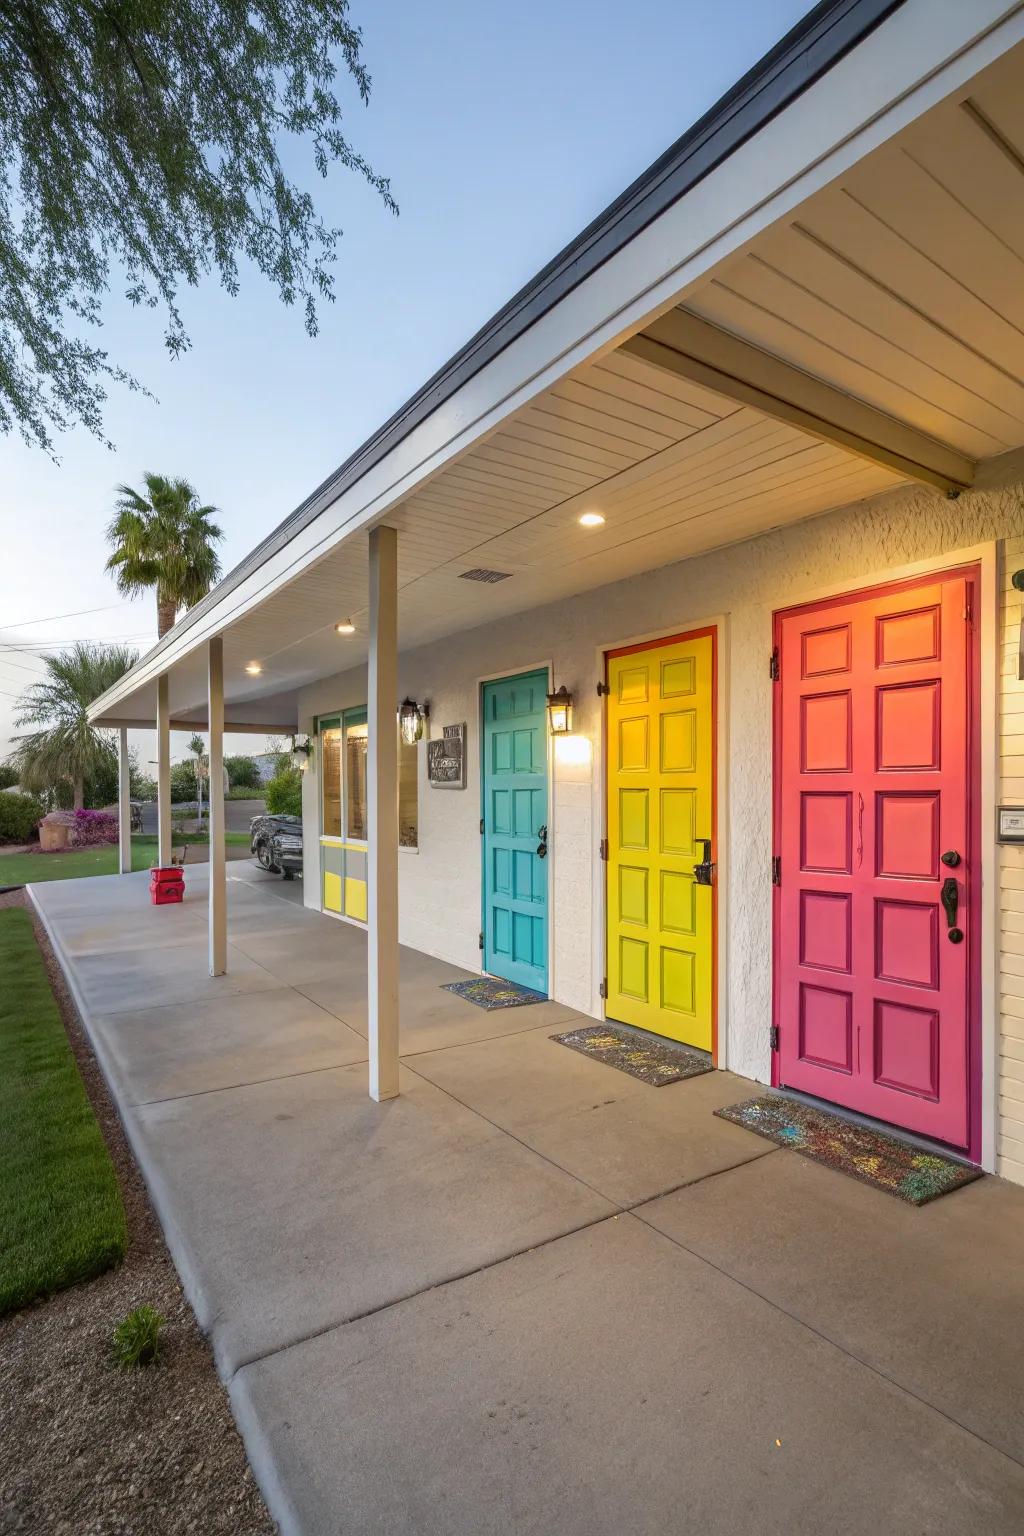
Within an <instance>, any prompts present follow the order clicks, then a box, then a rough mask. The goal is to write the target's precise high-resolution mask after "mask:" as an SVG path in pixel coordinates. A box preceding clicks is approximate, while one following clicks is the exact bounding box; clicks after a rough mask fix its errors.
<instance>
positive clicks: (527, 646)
mask: <svg viewBox="0 0 1024 1536" xmlns="http://www.w3.org/2000/svg"><path fill="white" fill-rule="evenodd" d="M1022 482H1024V455H1008V456H1007V457H1006V458H1005V459H1003V460H1000V461H996V463H995V464H993V465H992V466H990V467H989V469H988V471H987V472H986V473H985V474H984V475H983V477H982V479H981V481H980V483H979V486H978V488H976V489H975V490H972V491H970V492H967V493H965V494H964V495H962V496H961V497H960V498H959V499H958V500H956V501H951V500H947V499H946V498H945V497H944V496H942V495H941V494H939V493H938V492H934V491H930V490H926V489H923V488H919V487H913V488H906V489H903V490H899V491H895V492H890V493H888V494H887V495H885V496H882V497H878V498H875V499H874V500H872V501H870V502H864V503H860V504H858V505H854V506H851V507H847V508H844V509H842V510H840V511H837V512H832V513H829V514H827V515H826V516H823V517H819V518H816V519H814V520H812V521H810V522H806V523H800V524H797V525H794V526H791V527H789V528H785V529H780V530H778V531H777V532H773V533H768V534H765V535H762V536H761V537H759V538H757V539H753V540H750V541H749V542H747V543H744V544H741V545H734V546H731V547H729V548H726V549H723V550H719V551H716V552H714V553H712V554H709V555H705V556H702V557H700V558H698V559H694V560H690V561H686V562H684V563H682V564H679V565H674V566H671V567H668V568H666V569H663V570H660V571H654V572H649V573H647V574H645V575H643V576H640V577H636V578H633V579H631V580H628V581H623V582H619V583H616V584H614V585H611V586H607V587H603V588H601V589H600V590H599V591H595V592H589V593H586V594H583V595H581V596H580V597H577V598H575V599H572V600H569V601H566V602H563V603H559V604H557V605H554V606H550V607H545V608H538V609H534V610H532V611H529V612H527V613H524V614H521V615H519V616H517V617H515V618H512V619H505V620H501V621H500V622H497V623H495V624H493V625H489V626H486V627H483V628H480V629H476V630H473V631H470V632H466V633H463V634H459V635H455V636H452V637H451V638H449V639H447V640H444V641H441V642H438V643H436V644H433V645H430V646H427V647H424V648H422V649H420V650H416V651H410V652H408V653H406V654H405V655H403V656H402V658H401V662H400V678H399V684H400V692H401V693H402V694H406V693H408V694H410V695H412V696H413V697H414V698H417V699H419V700H423V699H427V700H429V702H430V709H431V728H432V730H433V731H434V732H437V733H439V732H440V729H441V727H442V726H443V725H447V724H451V723H454V722H457V721H465V722H466V724H467V727H468V737H467V752H468V784H467V788H466V790H465V791H464V792H457V791H449V790H432V789H430V788H428V786H427V783H426V767H425V754H424V753H421V763H420V847H419V852H418V853H407V854H403V856H402V858H401V862H400V904H401V937H402V940H403V942H404V943H407V944H410V945H412V946H414V947H416V948H419V949H422V950H426V951H427V952H429V953H431V954H434V955H438V956H441V957H442V958H444V959H448V960H451V961H453V962H455V963H457V964H460V965H463V966H465V967H466V968H468V969H476V968H477V967H478V965H479V950H478V946H477V935H478V932H479V928H480V837H479V815H480V781H479V763H478V750H479V745H478V742H479V738H478V731H477V723H478V722H477V710H478V697H479V684H480V681H481V680H482V679H484V678H486V677H489V676H494V675H497V674H500V673H503V672H510V671H519V670H526V669H528V668H531V667H535V666H538V665H543V664H548V663H550V665H551V667H552V670H553V676H554V680H555V682H556V684H557V683H565V684H567V685H568V687H569V688H570V689H572V691H573V693H574V694H575V696H576V701H577V704H576V722H575V724H576V730H577V731H578V733H579V734H580V736H582V737H584V738H587V739H589V742H590V749H589V755H587V756H586V757H585V758H584V759H583V760H582V761H578V760H572V761H566V760H564V759H563V758H562V757H561V755H555V756H554V760H553V764H552V775H553V779H552V790H553V797H552V807H551V821H550V825H551V844H550V846H551V855H552V859H551V879H552V903H551V916H552V967H551V978H550V984H551V990H552V994H553V996H555V997H556V998H557V999H558V1000H559V1001H561V1002H565V1003H567V1004H570V1005H571V1006H573V1007H575V1008H578V1009H580V1010H581V1011H582V1012H584V1013H592V1014H594V1015H596V1016H599V1014H600V1000H599V997H598V995H597V981H598V979H599V976H600V972H601V965H602V957H601V954H600V913H599V900H600V866H599V865H598V863H597V845H598V841H599V839H600V837H601V836H602V835H603V831H602V825H601V824H602V804H601V796H600V780H601V766H600V723H601V706H600V702H599V700H598V697H597V694H596V688H595V685H596V682H597V679H598V675H599V652H600V650H601V648H602V647H610V646H614V645H621V644H624V643H627V642H629V641H631V640H634V639H638V638H643V637H646V636H648V635H653V634H656V633H659V632H661V633H666V632H670V631H673V630H676V629H682V628H685V627H687V626H689V625H692V624H695V623H698V622H702V621H706V620H708V619H712V618H716V617H719V616H724V624H723V633H722V661H723V680H724V686H723V687H722V688H721V689H720V709H721V710H722V711H723V724H724V727H725V730H726V732H727V737H728V750H727V751H726V752H725V753H724V754H723V761H722V763H721V765H720V786H721V790H722V792H723V794H724V797H725V805H726V807H727V810H726V823H725V825H724V826H723V827H722V828H721V829H720V832H721V833H722V834H723V835H720V839H719V847H718V863H719V878H720V883H721V886H722V889H723V893H724V896H725V908H726V911H727V914H728V916H727V922H726V927H725V932H724V940H725V955H724V960H725V963H724V966H723V971H724V983H725V1007H724V1009H723V1019H724V1021H725V1022H726V1024H727V1029H726V1031H725V1041H724V1043H725V1048H726V1053H727V1060H728V1064H729V1065H730V1066H731V1067H733V1068H734V1069H735V1070H737V1071H739V1072H742V1073H745V1074H746V1075H748V1076H750V1077H754V1078H757V1079H759V1080H761V1081H766V1080H767V1079H768V1076H769V1069H770V1058H769V1047H768V1026H769V1023H770V1018H771V937H772V933H771V886H770V882H769V866H770V859H771V851H772V849H771V710H772V689H771V684H770V682H769V678H768V657H769V654H770V650H771V621H772V613H773V611H774V610H775V609H776V608H779V607H784V606H787V605H790V604H793V603H797V602H800V601H803V600H804V599H806V598H808V597H812V596H817V595H819V594H820V593H821V592H822V591H823V590H824V589H835V588H836V587H838V586H840V585H846V586H848V587H851V588H852V587H855V586H858V585H863V584H865V583H868V582H872V581H876V580H884V579H885V578H886V576H887V575H890V574H894V573H897V572H903V571H904V570H905V569H906V568H907V567H908V566H911V565H913V564H914V563H916V562H924V561H930V560H936V559H940V558H942V557H945V556H946V555H954V554H958V553H960V552H961V551H963V550H965V549H969V548H976V547H977V546H979V545H985V544H987V545H988V546H989V547H990V549H992V550H993V551H994V552H995V553H996V554H997V556H998V557H999V558H1000V561H1001V564H1002V565H1005V563H1006V561H1005V560H1004V559H1003V556H1004V550H1006V549H1008V550H1009V551H1011V552H1013V558H1015V559H1019V560H1020V562H1021V563H1022V564H1024V483H1022ZM1007 540H1008V541H1010V543H1009V545H1006V546H1004V542H1003V541H1007ZM1007 558H1009V556H1007ZM1006 580H1008V577H1005V578H1004V577H1003V576H1002V575H1001V576H1000V580H999V589H1000V591H1001V592H1002V591H1003V589H1004V587H1005V582H1006ZM1018 616H1019V609H1018V607H1017V605H1016V602H1015V601H1009V602H1007V601H1006V600H1005V598H1001V599H1000V613H999V615H998V616H997V615H993V614H988V615H985V614H983V615H982V616H981V622H982V625H983V645H984V644H985V643H986V638H985V637H986V635H987V636H988V640H987V643H988V647H989V652H990V653H991V652H992V651H994V650H997V649H998V648H999V647H1001V646H1002V645H1003V644H1004V642H1005V641H1006V638H1007V634H1008V632H1009V630H1010V629H1013V627H1014V626H1015V625H1016V622H1017V618H1018ZM997 617H998V622H999V624H1000V625H1005V626H1007V627H1008V628H1007V631H1006V633H1004V630H1003V629H1000V631H999V638H998V641H997V638H996V621H997ZM986 626H987V627H986ZM1015 644H1016V641H1015V638H1014V647H1015ZM995 659H996V661H997V662H1000V657H998V656H997V657H996V658H995ZM1009 665H1010V664H1009V663H1008V662H1007V663H1005V664H999V665H997V667H996V671H997V672H1000V673H1002V674H1004V676H1002V677H1001V679H1000V688H1001V692H1002V694H1003V695H1004V696H1005V695H1006V694H1007V690H1009V693H1010V695H1011V696H1013V695H1014V690H1016V689H1018V688H1024V685H1018V684H1017V683H1016V676H1015V674H1016V660H1015V649H1014V658H1013V662H1012V669H1010V670H1012V674H1013V676H1012V678H1011V677H1010V676H1009V672H1008V668H1009ZM365 693H366V681H365V668H357V669H354V670H352V671H349V672H343V673H340V674H339V675H337V676H336V677H334V678H330V679H325V680H322V681H321V682H318V683H316V684H314V685H311V686H310V687H308V688H307V689H305V690H304V691H303V694H302V698H301V704H300V728H301V729H311V728H312V724H313V717H314V716H315V715H316V714H320V713H327V712H333V711H336V710H338V709H340V708H344V707H346V706H348V705H352V704H360V703H363V702H364V700H365ZM1004 702H1005V700H1004ZM1014 702H1015V700H1014V698H1013V697H1011V707H1012V704H1013V703H1014ZM1016 704H1017V708H1019V709H1020V711H1021V713H1020V714H1014V717H1013V718H1014V720H1015V722H1016V723H1015V724H1014V726H1013V730H1015V731H1017V732H1019V733H1020V735H1018V737H1017V739H1016V751H1015V752H1014V753H1010V754H1008V755H1007V757H1006V762H1007V764H1008V765H1009V766H1008V767H1007V769H1006V773H1007V775H1008V777H1007V785H1006V796H1007V798H1008V799H1015V800H1017V801H1019V802H1024V692H1022V693H1021V694H1020V697H1019V699H1017V700H1016ZM1008 718H1009V717H1008ZM1010 729H1011V728H1010V726H1009V725H1008V726H1007V731H1008V732H1009V731H1010ZM1017 753H1019V754H1020V755H1016V754H1017ZM318 793H319V789H318V784H317V780H316V773H315V768H314V771H312V772H310V773H309V774H308V775H307V777H306V785H305V799H304V810H305V815H306V838H307V846H308V847H310V848H312V847H315V846H316V835H317V800H318ZM993 862H995V861H993ZM999 864H1000V867H1001V870H1002V880H1003V885H1004V888H1007V887H1008V888H1009V891H1008V894H1007V896H1006V897H1005V898H1004V899H1003V901H1002V902H1001V907H1000V912H1001V916H1000V919H999V922H1000V927H1001V931H1002V933H1003V942H1002V944H1001V945H1000V946H999V948H1000V951H1001V953H1002V955H1003V959H1002V960H1001V962H1000V972H999V976H998V977H997V978H996V979H997V980H998V979H1003V980H1005V978H1006V977H1007V976H1008V975H1009V974H1010V972H1009V971H1008V970H1007V965H1009V966H1011V967H1012V977H1013V980H1012V981H1011V983H1010V985H1011V987H1012V992H1011V994H1010V995H1009V1001H1008V1003H1007V1002H1004V1003H1003V1005H1002V1007H1003V1013H1002V1014H1001V1018H1002V1020H1003V1025H1002V1028H1001V1031H1000V1034H999V1038H998V1040H996V1041H995V1042H993V1048H992V1050H991V1051H990V1061H991V1062H992V1065H993V1067H994V1066H995V1063H996V1060H997V1059H998V1063H999V1069H1000V1071H1001V1076H1000V1081H999V1088H1000V1095H999V1097H1000V1100H1001V1103H1002V1106H1003V1110H1002V1120H1001V1128H1000V1129H1001V1140H1000V1146H999V1150H1000V1154H1001V1168H1002V1171H1004V1172H1005V1173H1007V1174H1008V1175H1009V1176H1010V1177H1015V1178H1018V1179H1020V1180H1021V1181H1022V1182H1024V984H1022V982H1021V980H1020V978H1021V976H1022V975H1024V913H1022V912H1018V910H1017V909H1018V907H1020V908H1024V850H1018V849H1005V850H1003V851H1002V854H1001V858H1000V860H999ZM998 877H999V871H998V870H996V869H993V870H992V872H991V878H992V879H993V880H995V879H997V878H998ZM305 891H306V900H307V902H308V903H309V904H310V905H316V904H318V901H319V892H318V873H317V870H316V866H315V861H314V860H308V861H307V874H306V886H305ZM1011 909H1012V916H1013V921H1012V923H1011V924H1010V932H1011V937H1010V938H1009V939H1007V937H1006V929H1007V922H1008V915H1007V914H1008V911H1009V910H1011ZM1018 929H1019V930H1022V931H1020V932H1018V931H1017V930H1018ZM1007 946H1009V952H1008V950H1007ZM996 947H997V946H996V944H995V942H994V940H993V944H992V953H993V955H994V954H995V951H996ZM1005 990H1006V989H1005V987H1003V988H1002V989H1001V991H1002V992H1005ZM1007 1006H1008V1007H1009V1009H1010V1012H1009V1013H1007V1012H1006V1011H1005V1010H1006V1008H1007ZM990 1076H991V1073H990ZM987 1086H989V1088H990V1089H991V1083H990V1084H989V1085H987ZM995 1098H996V1095H995V1093H994V1092H990V1099H991V1101H992V1102H994V1101H995ZM1015 1114H1018V1115H1019V1118H1017V1119H1015V1118H1014V1116H1015Z"/></svg>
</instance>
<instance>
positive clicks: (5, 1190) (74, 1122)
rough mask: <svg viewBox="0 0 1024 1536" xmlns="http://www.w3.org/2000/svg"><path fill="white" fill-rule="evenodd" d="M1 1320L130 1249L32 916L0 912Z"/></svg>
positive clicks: (118, 1200) (106, 1266) (17, 909)
mask: <svg viewBox="0 0 1024 1536" xmlns="http://www.w3.org/2000/svg"><path fill="white" fill-rule="evenodd" d="M0 976H3V979H4V983H3V987H2V988H0V1314H3V1313H5V1312H10V1311H12V1310H13V1309H14V1308H16V1307H23V1306H25V1305H26V1304H27V1303H28V1302H30V1301H32V1300H33V1299H34V1298H35V1297H37V1296H45V1295H48V1294H49V1293H50V1292H52V1291H58V1290H61V1289H63V1287H64V1286H67V1285H75V1284H76V1283H77V1282H79V1281H81V1280H88V1279H89V1278H90V1277H91V1276H93V1275H97V1274H99V1273H100V1272H101V1271H102V1270H105V1269H109V1268H110V1267H111V1265H113V1264H116V1263H118V1261H119V1260H120V1259H121V1258H122V1257H123V1256H124V1251H125V1248H126V1246H127V1243H128V1230H127V1227H126V1225H125V1217H124V1207H123V1206H122V1204H121V1192H120V1190H119V1188H118V1185H117V1179H116V1178H115V1176H114V1168H113V1165H112V1163H111V1161H110V1156H109V1154H108V1152H107V1149H106V1146H105V1145H104V1142H103V1137H102V1135H101V1134H100V1128H99V1125H98V1124H97V1122H96V1116H95V1115H94V1114H93V1112H92V1108H91V1106H90V1104H89V1101H88V1099H87V1098H86V1094H85V1089H84V1088H83V1086H82V1080H81V1078H80V1077H79V1075H78V1068H77V1067H76V1066H75V1060H74V1057H73V1056H72V1054H71V1048H70V1046H69V1045H68V1040H67V1036H66V1034H65V1033H64V1025H63V1023H62V1021H61V1017H60V1014H59V1012H58V1011H57V1004H56V1002H55V1001H54V997H53V993H52V992H51V990H50V983H49V980H48V978H47V975H46V969H45V967H44V965H43V960H42V956H41V955H40V953H39V949H38V946H37V945H36V940H35V935H34V933H33V931H32V921H31V918H30V917H29V915H28V913H27V912H25V911H23V910H22V909H21V908H20V907H8V908H6V909H3V910H0Z"/></svg>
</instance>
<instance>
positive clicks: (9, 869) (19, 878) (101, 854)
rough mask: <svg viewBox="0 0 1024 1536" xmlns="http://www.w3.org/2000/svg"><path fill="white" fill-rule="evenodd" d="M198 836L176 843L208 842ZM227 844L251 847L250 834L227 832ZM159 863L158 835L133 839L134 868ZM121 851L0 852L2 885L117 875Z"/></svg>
mask: <svg viewBox="0 0 1024 1536" xmlns="http://www.w3.org/2000/svg"><path fill="white" fill-rule="evenodd" d="M206 841H207V839H206V838H205V837H202V836H200V835H199V834H198V833H194V832H188V833H185V834H184V835H182V834H181V833H176V834H175V836H174V844H175V846H176V847H178V846H180V845H181V844H182V843H205V842H206ZM224 841H225V843H228V844H230V845H231V846H233V847H241V846H242V845H243V844H244V845H245V846H246V847H248V846H249V834H248V832H225V834H224ZM155 863H156V836H155V834H151V833H148V832H146V833H137V834H136V836H135V837H133V838H132V869H149V868H151V866H152V865H154V864H155ZM116 874H117V848H116V847H115V846H113V845H109V844H108V845H107V846H106V847H104V848H75V849H72V851H71V852H70V853H0V885H28V884H29V883H30V882H31V883H32V884H38V883H39V882H40V881H41V880H76V879H79V878H80V877H81V876H82V875H116Z"/></svg>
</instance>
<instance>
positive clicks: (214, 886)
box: [207, 635, 228, 976]
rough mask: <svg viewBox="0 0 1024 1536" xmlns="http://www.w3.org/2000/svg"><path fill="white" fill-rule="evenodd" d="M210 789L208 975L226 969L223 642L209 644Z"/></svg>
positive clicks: (218, 640)
mask: <svg viewBox="0 0 1024 1536" xmlns="http://www.w3.org/2000/svg"><path fill="white" fill-rule="evenodd" d="M208 677H209V710H210V715H209V720H210V789H209V793H208V795H207V808H208V822H207V825H208V828H209V833H210V975H211V976H223V975H224V972H225V971H226V970H227V968H228V888H227V878H226V872H225V857H226V856H225V852H224V641H223V640H222V639H221V638H220V636H219V635H218V636H217V638H216V639H214V640H211V641H210V645H209V671H208Z"/></svg>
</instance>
